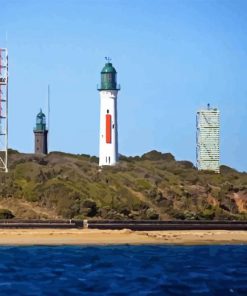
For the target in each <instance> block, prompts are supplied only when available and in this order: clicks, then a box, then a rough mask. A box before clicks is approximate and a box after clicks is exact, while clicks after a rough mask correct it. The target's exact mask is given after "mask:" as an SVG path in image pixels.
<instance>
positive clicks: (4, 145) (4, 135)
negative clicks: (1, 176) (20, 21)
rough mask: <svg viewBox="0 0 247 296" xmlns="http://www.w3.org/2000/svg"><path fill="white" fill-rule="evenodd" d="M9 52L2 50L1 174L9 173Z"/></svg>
mask: <svg viewBox="0 0 247 296" xmlns="http://www.w3.org/2000/svg"><path fill="white" fill-rule="evenodd" d="M8 78H9V77H8V50H7V49H6V48H0V172H5V173H7V172H8Z"/></svg>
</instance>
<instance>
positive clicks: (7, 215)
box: [0, 209, 15, 219]
mask: <svg viewBox="0 0 247 296" xmlns="http://www.w3.org/2000/svg"><path fill="white" fill-rule="evenodd" d="M14 217H15V216H14V214H13V213H12V212H11V211H10V210H7V209H0V219H12V218H14Z"/></svg>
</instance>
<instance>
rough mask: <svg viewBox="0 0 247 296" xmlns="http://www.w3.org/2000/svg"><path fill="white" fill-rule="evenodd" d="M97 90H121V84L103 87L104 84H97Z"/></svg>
mask: <svg viewBox="0 0 247 296" xmlns="http://www.w3.org/2000/svg"><path fill="white" fill-rule="evenodd" d="M97 90H121V85H120V84H116V85H115V87H102V85H99V84H97Z"/></svg>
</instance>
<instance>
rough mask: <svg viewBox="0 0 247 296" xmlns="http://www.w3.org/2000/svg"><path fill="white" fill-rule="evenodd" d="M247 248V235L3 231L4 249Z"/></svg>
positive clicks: (221, 232)
mask: <svg viewBox="0 0 247 296" xmlns="http://www.w3.org/2000/svg"><path fill="white" fill-rule="evenodd" d="M108 244H109V245H118V244H131V245H138V244H181V245H203V244H247V231H226V230H214V231H210V230H196V231H191V230H190V231H131V230H128V229H124V230H97V229H83V230H80V229H1V230H0V245H108Z"/></svg>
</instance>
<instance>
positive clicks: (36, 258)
mask: <svg viewBox="0 0 247 296" xmlns="http://www.w3.org/2000/svg"><path fill="white" fill-rule="evenodd" d="M0 295H115V296H124V295H220V296H221V295H222V296H227V295H247V246H244V245H243V246H240V245H236V246H103V247H102V246H101V247H94V246H90V247H86V246H80V247H71V246H62V247H59V246H57V247H47V246H33V247H0Z"/></svg>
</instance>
